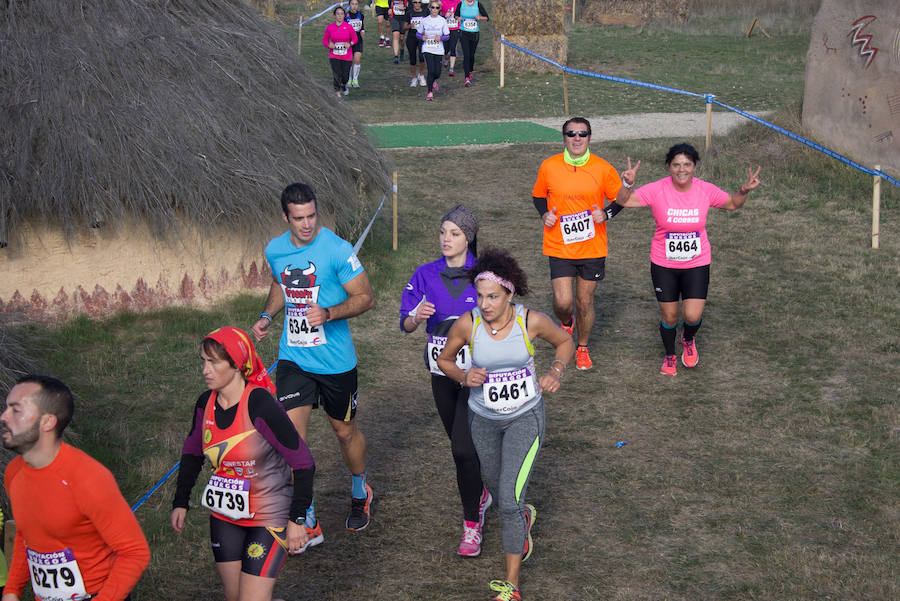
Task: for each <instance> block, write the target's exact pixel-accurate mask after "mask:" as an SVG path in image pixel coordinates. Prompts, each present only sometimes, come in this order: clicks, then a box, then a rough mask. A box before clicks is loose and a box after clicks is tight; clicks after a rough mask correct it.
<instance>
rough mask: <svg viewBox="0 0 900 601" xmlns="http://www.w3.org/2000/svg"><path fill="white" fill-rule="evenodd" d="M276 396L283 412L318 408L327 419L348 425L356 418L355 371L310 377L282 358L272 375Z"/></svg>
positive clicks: (307, 373) (294, 364)
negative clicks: (308, 407) (301, 408)
mask: <svg viewBox="0 0 900 601" xmlns="http://www.w3.org/2000/svg"><path fill="white" fill-rule="evenodd" d="M275 388H276V397H277V398H278V400H279V401H280V402H281V404H282V405H283V406H284V410H285V411H290V410H291V409H295V408H297V407H303V406H305V405H312V406H313V409H315V408H316V407H318V406H319V401H321V402H322V405H323V406H324V408H325V413H327V414H328V415H329V416H330V417H332V418H334V419H337V420H341V421H345V422H349V421H351V420H352V419H353V418H354V416H355V415H356V403H357V401H358V400H359V386H358V384H357V377H356V368H355V367H354V368H353V369H351V370H350V371H346V372H344V373H340V374H314V373H310V372H308V371H304V370H303V369H301V368H300V367H299V366H298V365H297V364H296V363H294V362H292V361H285V360H284V359H282V360H281V361H279V362H278V368H277V371H276V372H275Z"/></svg>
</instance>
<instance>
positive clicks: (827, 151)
mask: <svg viewBox="0 0 900 601" xmlns="http://www.w3.org/2000/svg"><path fill="white" fill-rule="evenodd" d="M713 104H716V105H718V106H721V107H722V108H723V109H728V110H729V111H732V112H734V113H737V114H738V115H741V116H742V117H746V118H747V119H750V120H751V121H755V122H756V123H759V124H760V125H764V126H765V127H768V128H770V129H773V130H775V131H777V132H778V133H780V134H782V135H785V136H787V137H788V138H790V139H792V140H794V141H796V142H800V143H801V144H805V145H806V146H809V147H810V148H813V149H815V150H818V151H819V152H821V153H822V154H826V155H828V156H830V157H831V158H833V159H835V160H837V161H840V162H842V163H845V164H847V165H849V166H851V167H853V168H854V169H858V170H860V171H862V172H863V173H868V174H869V175H873V176H875V175H877V176H879V177H881V178H883V179H884V180H885V181H888V182H890V183H892V184H894V185H895V186H900V181H898V180H897V179H896V178H893V177H891V176H890V175H888V174H887V173H885V172H884V171H881V170H880V169H879V170H876V169H870V168H868V167H866V166H865V165H860V164H859V163H857V162H856V161H854V160H853V159H850V158H847V157H845V156H844V155H842V154H839V153H837V152H835V151H834V150H832V149H830V148H828V147H826V146H822V145H821V144H818V143H817V142H813V141H812V140H807V139H806V138H804V137H803V136H801V135H798V134H795V133H794V132H792V131H790V130H787V129H785V128H783V127H780V126H778V125H775V124H774V123H770V122H768V121H766V120H765V119H761V118H759V117H757V116H756V115H751V114H750V113H747V112H745V111H742V110H741V109H738V108H735V107H733V106H728V105H727V104H725V103H724V102H719V101H718V100H713Z"/></svg>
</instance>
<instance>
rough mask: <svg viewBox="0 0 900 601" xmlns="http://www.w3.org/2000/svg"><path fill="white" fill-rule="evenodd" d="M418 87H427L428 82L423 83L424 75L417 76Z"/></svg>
mask: <svg viewBox="0 0 900 601" xmlns="http://www.w3.org/2000/svg"><path fill="white" fill-rule="evenodd" d="M419 85H420V86H421V87H423V88H424V87H425V86H427V85H428V82H426V81H425V76H424V75H419Z"/></svg>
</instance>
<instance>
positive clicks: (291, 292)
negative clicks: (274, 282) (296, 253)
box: [281, 262, 319, 305]
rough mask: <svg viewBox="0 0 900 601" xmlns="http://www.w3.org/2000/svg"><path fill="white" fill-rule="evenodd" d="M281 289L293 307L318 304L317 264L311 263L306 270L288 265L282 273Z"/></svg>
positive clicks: (286, 300)
mask: <svg viewBox="0 0 900 601" xmlns="http://www.w3.org/2000/svg"><path fill="white" fill-rule="evenodd" d="M281 289H282V290H284V299H285V302H287V303H290V304H292V305H308V304H310V303H317V302H318V299H319V286H317V285H316V264H315V263H313V262H310V263H309V266H308V267H306V268H305V269H301V268H295V267H293V266H291V265H286V266H285V268H284V271H282V272H281Z"/></svg>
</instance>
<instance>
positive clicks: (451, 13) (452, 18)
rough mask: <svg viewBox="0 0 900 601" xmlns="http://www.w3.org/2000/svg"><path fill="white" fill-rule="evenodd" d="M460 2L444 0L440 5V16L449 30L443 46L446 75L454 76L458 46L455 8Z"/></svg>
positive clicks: (457, 0)
mask: <svg viewBox="0 0 900 601" xmlns="http://www.w3.org/2000/svg"><path fill="white" fill-rule="evenodd" d="M459 2H460V0H444V2H443V4H442V5H441V14H442V15H444V18H445V19H447V27H448V28H449V29H450V39H449V40H447V42H446V43H445V44H444V66H445V67H447V68H448V70H447V75H449V76H450V77H453V76H454V75H455V72H454V70H453V69H454V67H455V66H456V56H457V47H458V46H459V19H457V18H456V7H457V6H459Z"/></svg>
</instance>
